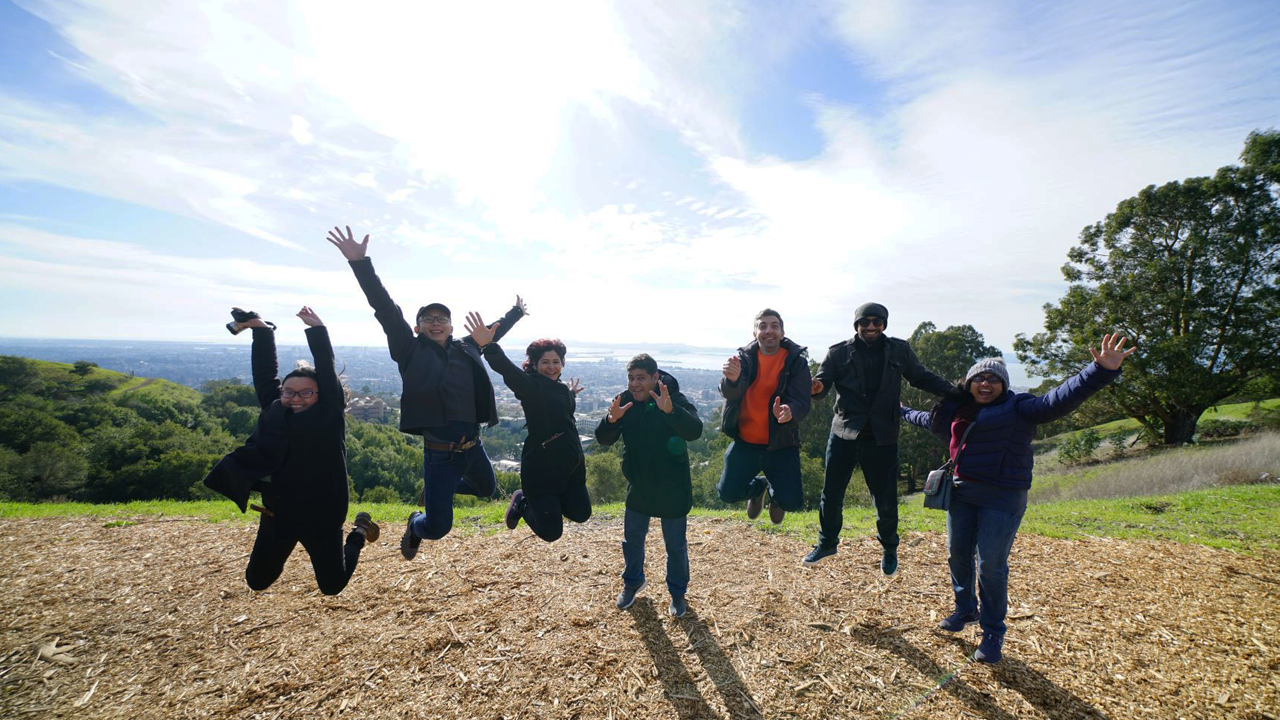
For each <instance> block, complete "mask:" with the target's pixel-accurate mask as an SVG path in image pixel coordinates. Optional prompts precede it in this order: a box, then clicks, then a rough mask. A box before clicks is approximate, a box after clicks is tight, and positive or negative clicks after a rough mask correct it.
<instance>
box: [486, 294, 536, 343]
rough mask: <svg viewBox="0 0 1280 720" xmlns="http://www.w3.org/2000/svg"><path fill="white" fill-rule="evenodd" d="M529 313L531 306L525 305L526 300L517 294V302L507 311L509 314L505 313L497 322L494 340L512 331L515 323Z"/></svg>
mask: <svg viewBox="0 0 1280 720" xmlns="http://www.w3.org/2000/svg"><path fill="white" fill-rule="evenodd" d="M528 314H529V306H528V305H525V302H524V300H523V299H521V297H520V296H519V295H517V296H516V304H515V305H512V306H511V309H510V310H508V311H507V314H506V315H503V316H502V318H501V319H499V320H498V322H497V323H496V324H497V326H498V327H497V328H496V330H495V332H494V335H493V341H494V342H497V341H499V340H501V339H502V338H503V336H505V335H506V334H507V333H509V332H511V328H513V327H515V324H516V323H517V322H519V321H520V318H522V317H524V316H525V315H528Z"/></svg>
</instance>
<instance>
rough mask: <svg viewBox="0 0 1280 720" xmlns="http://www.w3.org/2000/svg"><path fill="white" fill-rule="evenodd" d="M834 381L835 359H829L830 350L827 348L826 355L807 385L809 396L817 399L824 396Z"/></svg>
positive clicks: (829, 390)
mask: <svg viewBox="0 0 1280 720" xmlns="http://www.w3.org/2000/svg"><path fill="white" fill-rule="evenodd" d="M835 381H836V361H835V360H833V359H831V350H827V356H826V357H824V358H823V359H822V364H821V365H819V366H818V374H817V375H814V376H813V379H812V380H811V381H810V383H809V385H810V387H809V396H810V397H814V398H818V399H819V400H820V399H822V398H824V397H826V396H827V393H829V392H831V387H832V385H833V384H834V383H835Z"/></svg>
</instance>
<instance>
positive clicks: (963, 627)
mask: <svg viewBox="0 0 1280 720" xmlns="http://www.w3.org/2000/svg"><path fill="white" fill-rule="evenodd" d="M977 624H978V621H977V620H970V621H969V622H967V623H965V624H963V625H961V626H960V627H958V628H956V629H955V630H952V629H951V628H944V627H942V625H938V629H939V630H941V631H942V632H949V633H958V632H964V629H965V628H967V627H969V626H970V625H977Z"/></svg>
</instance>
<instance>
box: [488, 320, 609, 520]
mask: <svg viewBox="0 0 1280 720" xmlns="http://www.w3.org/2000/svg"><path fill="white" fill-rule="evenodd" d="M484 359H485V360H487V361H488V362H489V366H490V367H492V368H493V369H494V370H495V371H496V372H497V373H498V374H499V375H501V376H502V380H503V381H504V382H506V384H507V387H509V388H511V391H512V392H514V393H515V394H516V399H517V400H519V401H520V406H521V407H522V408H524V419H525V428H526V429H528V431H529V434H528V436H527V437H525V440H524V448H523V449H522V450H521V451H520V488H521V489H522V490H524V494H525V495H526V496H528V497H537V496H538V495H563V494H564V493H565V492H566V491H567V490H568V489H569V487H570V486H571V485H575V484H586V474H585V473H583V472H579V470H580V466H581V465H582V443H581V442H580V441H579V440H578V425H577V423H576V422H574V418H573V414H574V412H575V411H576V410H577V408H578V399H577V398H576V397H575V396H574V394H573V392H572V391H570V390H569V386H567V385H565V384H564V383H562V382H560V381H559V380H552V379H551V378H549V377H546V376H545V375H540V374H538V373H536V372H526V371H524V370H521V369H520V368H519V367H516V364H515V363H513V362H511V359H510V358H508V357H507V355H506V353H504V352H503V351H502V348H501V347H499V346H498V343H497V342H491V343H489V344H488V345H485V347H484Z"/></svg>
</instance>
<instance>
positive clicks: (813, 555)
mask: <svg viewBox="0 0 1280 720" xmlns="http://www.w3.org/2000/svg"><path fill="white" fill-rule="evenodd" d="M835 554H836V549H835V548H834V547H822V546H821V545H817V546H815V547H814V548H813V549H812V550H810V551H809V554H808V555H805V556H804V560H801V561H800V562H802V563H804V564H805V565H817V564H818V562H820V561H821V560H822V558H829V557H831V556H832V555H835Z"/></svg>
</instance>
